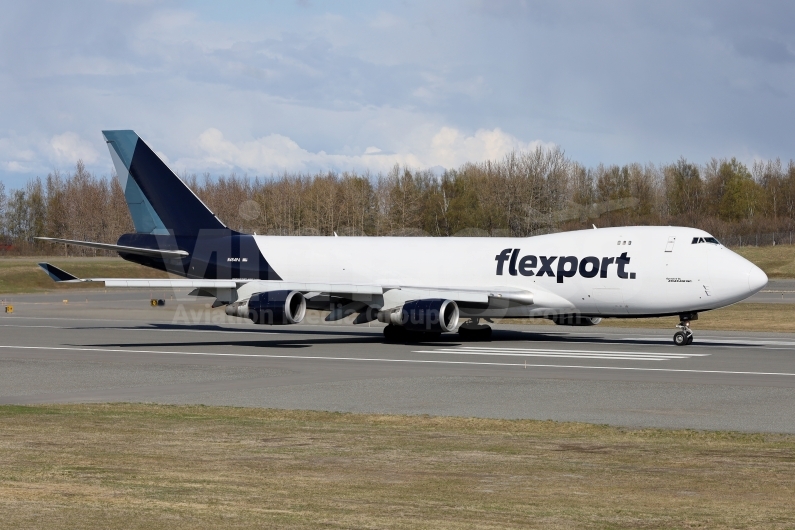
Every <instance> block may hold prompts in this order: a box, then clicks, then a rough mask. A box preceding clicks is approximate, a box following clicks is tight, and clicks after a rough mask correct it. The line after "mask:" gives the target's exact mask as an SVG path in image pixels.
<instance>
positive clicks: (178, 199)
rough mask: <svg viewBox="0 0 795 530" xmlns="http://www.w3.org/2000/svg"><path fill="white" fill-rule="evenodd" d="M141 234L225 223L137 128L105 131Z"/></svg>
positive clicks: (194, 231)
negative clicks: (153, 148)
mask: <svg viewBox="0 0 795 530" xmlns="http://www.w3.org/2000/svg"><path fill="white" fill-rule="evenodd" d="M102 134H103V136H104V137H105V141H106V142H107V144H108V148H109V149H110V156H111V158H112V159H113V164H114V166H115V167H116V173H117V175H118V177H119V183H120V184H121V187H122V190H123V191H124V197H125V199H126V200H127V207H128V208H129V209H130V215H131V216H132V219H133V224H134V225H135V231H136V232H137V233H139V234H153V235H167V234H169V233H172V234H174V235H176V236H193V237H195V236H197V235H198V234H199V232H200V231H202V230H223V229H226V226H225V225H224V224H223V223H222V222H221V221H220V220H219V219H218V217H216V216H215V214H214V213H213V212H211V211H210V209H209V208H207V206H206V205H205V204H204V203H203V202H202V201H201V199H199V198H198V197H197V196H196V194H195V193H193V191H191V189H190V188H189V187H188V186H187V185H185V183H184V182H182V180H181V179H180V178H179V177H178V176H177V175H176V174H175V173H174V172H173V171H171V170H170V169H169V168H168V166H166V164H165V163H164V162H163V161H162V160H161V159H160V157H159V156H157V154H155V152H154V151H152V149H151V148H150V147H149V146H148V145H146V143H145V142H144V141H143V140H142V139H141V138H140V137H139V136H138V135H137V134H136V133H135V131H129V130H127V131H102Z"/></svg>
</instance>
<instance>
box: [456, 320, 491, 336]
mask: <svg viewBox="0 0 795 530" xmlns="http://www.w3.org/2000/svg"><path fill="white" fill-rule="evenodd" d="M479 322H480V319H479V318H470V319H469V320H467V321H466V322H464V323H463V324H461V326H460V327H459V328H458V338H460V339H461V340H464V341H473V342H481V341H482V342H488V341H490V340H491V327H489V326H487V325H486V324H479Z"/></svg>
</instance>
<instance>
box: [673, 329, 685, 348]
mask: <svg viewBox="0 0 795 530" xmlns="http://www.w3.org/2000/svg"><path fill="white" fill-rule="evenodd" d="M674 344H676V345H677V346H686V345H687V337H685V334H684V333H682V332H681V331H677V332H676V333H674Z"/></svg>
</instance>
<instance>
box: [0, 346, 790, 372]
mask: <svg viewBox="0 0 795 530" xmlns="http://www.w3.org/2000/svg"><path fill="white" fill-rule="evenodd" d="M0 348H7V349H11V348H14V349H20V350H50V351H84V352H105V353H154V354H164V355H195V356H206V357H251V358H263V359H296V360H304V361H358V362H363V361H364V362H384V363H406V364H412V363H413V364H447V365H465V366H505V367H516V368H522V367H524V368H574V369H582V370H617V371H630V372H668V373H691V374H722V375H773V376H775V375H778V376H784V377H795V373H786V372H743V371H734V370H695V369H686V368H642V367H635V366H588V365H576V364H573V365H568V364H524V363H497V362H486V361H444V360H441V359H379V358H369V357H322V356H313V355H275V354H267V353H214V352H185V351H163V350H123V349H118V348H75V347H65V346H6V345H0Z"/></svg>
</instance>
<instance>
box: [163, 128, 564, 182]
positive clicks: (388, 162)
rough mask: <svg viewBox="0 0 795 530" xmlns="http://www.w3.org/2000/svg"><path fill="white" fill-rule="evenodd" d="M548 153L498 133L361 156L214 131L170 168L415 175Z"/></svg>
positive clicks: (428, 139)
mask: <svg viewBox="0 0 795 530" xmlns="http://www.w3.org/2000/svg"><path fill="white" fill-rule="evenodd" d="M539 146H541V147H552V146H553V144H547V143H543V142H540V141H538V140H536V141H532V142H523V141H521V140H519V139H518V138H516V137H514V136H512V135H510V134H508V133H506V132H504V131H501V130H500V129H492V130H486V129H481V130H479V131H477V132H476V133H475V134H474V135H470V136H468V135H466V134H464V133H462V132H461V131H459V130H457V129H454V128H452V127H442V128H441V129H440V130H438V132H436V133H435V134H433V135H430V136H428V135H424V134H419V135H417V137H416V138H414V139H413V142H412V143H411V145H410V146H409V148H408V149H406V150H404V151H401V152H392V153H389V152H384V151H382V150H381V149H379V148H377V147H372V146H371V147H368V148H366V149H365V150H364V152H363V153H361V154H329V153H326V152H325V151H318V152H311V151H309V150H307V149H305V148H303V147H301V146H300V145H298V143H297V142H295V141H294V140H292V139H291V138H289V137H287V136H284V135H280V134H270V135H267V136H263V137H261V138H257V139H255V140H250V141H242V142H233V141H231V140H229V139H227V138H225V137H224V135H223V133H222V132H221V131H220V130H218V129H216V128H211V129H207V130H206V131H204V132H203V133H201V134H200V135H199V137H198V138H197V140H196V143H195V147H196V151H197V155H198V156H196V157H194V158H182V159H179V160H177V162H176V163H175V167H177V168H178V169H179V170H187V171H194V172H199V171H206V170H215V171H219V170H220V171H235V170H242V171H245V172H248V173H253V174H260V175H268V174H278V173H280V172H284V171H288V172H315V171H328V170H332V171H345V170H359V171H362V170H367V169H369V170H371V171H374V172H386V171H389V170H390V169H391V168H392V167H394V165H395V164H400V165H405V166H409V167H412V168H415V169H429V168H432V167H436V168H438V167H439V166H441V167H446V168H455V167H458V166H460V165H462V164H464V163H466V162H482V161H485V160H498V159H500V158H502V157H504V156H505V155H507V154H508V153H510V152H511V151H522V150H529V149H535V148H536V147H539Z"/></svg>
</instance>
